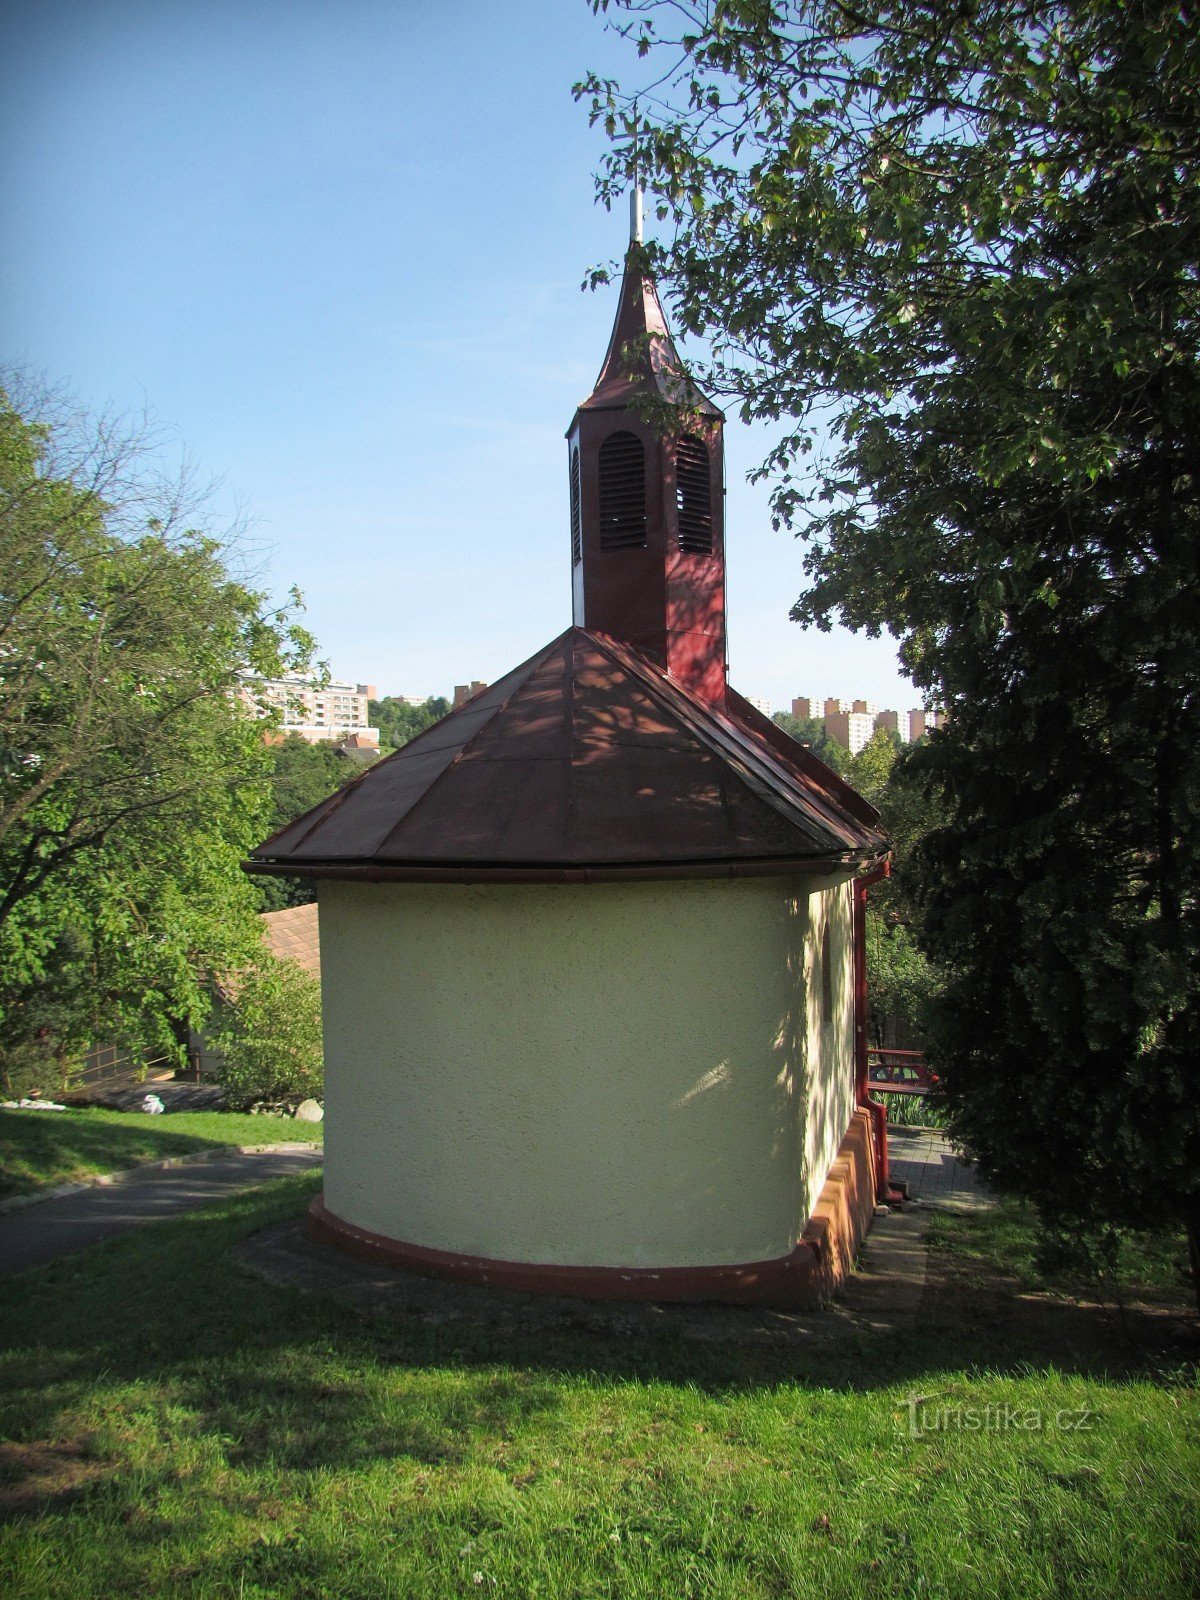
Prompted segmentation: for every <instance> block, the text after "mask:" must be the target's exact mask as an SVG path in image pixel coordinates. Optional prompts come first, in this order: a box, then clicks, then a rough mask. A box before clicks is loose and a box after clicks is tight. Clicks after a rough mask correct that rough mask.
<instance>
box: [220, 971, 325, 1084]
mask: <svg viewBox="0 0 1200 1600" xmlns="http://www.w3.org/2000/svg"><path fill="white" fill-rule="evenodd" d="M211 1043H212V1045H213V1048H214V1049H215V1050H216V1051H217V1052H218V1053H219V1054H220V1055H221V1056H222V1057H223V1058H224V1063H225V1065H224V1070H223V1072H222V1074H221V1081H222V1083H223V1084H224V1087H225V1092H226V1095H227V1097H228V1100H229V1105H230V1107H231V1108H232V1109H233V1110H235V1111H236V1110H241V1109H244V1108H245V1107H247V1106H250V1105H253V1104H254V1103H255V1102H256V1101H260V1100H265V1101H268V1102H270V1103H272V1104H275V1103H278V1102H281V1101H283V1102H287V1103H290V1104H295V1103H298V1102H299V1101H301V1100H305V1099H308V1098H309V1097H310V1096H311V1097H313V1098H315V1099H319V1098H320V1096H321V1092H322V1088H323V1083H324V1075H323V1074H324V1060H323V1053H322V1047H321V985H320V983H319V982H318V980H317V979H316V978H314V977H313V975H312V974H311V973H309V972H305V971H304V969H303V968H302V967H298V966H297V965H296V963H295V962H294V961H283V960H280V959H279V958H277V957H275V956H270V955H264V957H263V958H262V960H261V961H260V962H259V964H258V965H257V966H256V967H254V968H253V969H252V970H251V971H249V972H248V973H246V974H245V975H244V976H243V977H242V978H240V979H239V981H238V984H237V989H236V993H235V994H233V995H232V996H231V997H230V998H229V1000H228V1001H227V1002H226V1005H225V1007H224V1008H223V1011H222V1020H221V1022H220V1023H219V1024H218V1026H217V1027H216V1029H215V1030H214V1031H213V1033H212V1035H211Z"/></svg>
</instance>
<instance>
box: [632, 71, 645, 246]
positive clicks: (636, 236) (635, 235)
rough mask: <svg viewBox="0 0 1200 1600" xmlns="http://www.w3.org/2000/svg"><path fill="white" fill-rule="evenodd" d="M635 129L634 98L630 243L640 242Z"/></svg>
mask: <svg viewBox="0 0 1200 1600" xmlns="http://www.w3.org/2000/svg"><path fill="white" fill-rule="evenodd" d="M637 131H638V112H637V101H636V100H635V101H634V105H633V152H634V154H633V188H632V189H631V190H630V191H629V242H630V244H641V242H642V175H641V173H640V172H639V171H638V162H637Z"/></svg>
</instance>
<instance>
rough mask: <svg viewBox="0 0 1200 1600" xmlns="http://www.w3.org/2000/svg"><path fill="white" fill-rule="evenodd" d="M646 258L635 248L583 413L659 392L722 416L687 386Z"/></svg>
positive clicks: (621, 406) (631, 250)
mask: <svg viewBox="0 0 1200 1600" xmlns="http://www.w3.org/2000/svg"><path fill="white" fill-rule="evenodd" d="M645 260H646V257H645V252H644V251H643V249H642V247H641V246H640V245H636V244H634V245H631V246H630V247H629V253H628V255H627V256H626V257H625V271H624V274H623V275H622V278H621V298H620V302H619V304H618V306H617V316H616V321H615V322H614V323H613V331H612V337H611V338H610V339H609V341H608V350H607V352H606V354H605V357H604V364H603V365H602V366H601V368H600V376H599V377H598V378H597V379H596V384H595V387H594V389H593V390H592V393H591V394H590V395H589V397H588V398H587V399H586V400H584V401H583V402H582V403H581V404H580V406H579V409H580V411H607V410H610V409H611V410H620V411H623V410H625V409H626V408H627V407H628V406H629V403H630V401H631V400H633V399H634V397H635V396H636V395H638V394H642V393H645V392H647V391H649V390H652V389H656V390H657V391H658V393H659V394H660V395H661V396H662V398H663V399H664V400H670V401H671V402H672V403H673V404H676V405H687V406H688V407H689V408H690V409H692V410H695V411H699V412H700V413H701V414H703V415H705V416H710V417H720V416H722V415H723V413H722V412H721V411H719V410H718V409H717V407H716V406H715V405H713V403H712V401H711V400H710V399H708V397H707V396H706V395H703V394H701V393H700V391H699V389H697V388H695V387H694V386H691V385H688V384H685V383H684V381H683V377H682V373H683V363H682V362H681V361H680V359H679V352H678V351H677V350H676V349H675V345H674V342H673V340H672V338H671V330H670V329H669V328H668V327H667V319H666V316H665V314H664V312H663V308H662V303H661V301H660V300H659V298H658V290H657V289H656V288H655V286H654V279H653V278H652V277H650V275H649V273H648V272H647V271H646V269H645Z"/></svg>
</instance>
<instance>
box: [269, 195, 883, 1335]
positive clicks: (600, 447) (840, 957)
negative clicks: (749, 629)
mask: <svg viewBox="0 0 1200 1600" xmlns="http://www.w3.org/2000/svg"><path fill="white" fill-rule="evenodd" d="M631 235H632V236H631V241H630V246H629V251H628V254H627V257H626V261H625V270H624V276H623V279H622V282H621V287H620V297H619V302H618V305H617V310H616V318H615V323H614V327H613V331H612V337H611V339H610V341H609V345H608V350H607V352H606V354H605V357H604V361H603V364H602V366H601V369H600V375H599V377H598V379H597V381H596V384H595V386H594V388H593V390H592V392H591V393H590V394H589V395H588V396H587V398H585V399H584V400H583V401H582V402H581V403H580V405H579V407H578V409H577V410H576V412H575V415H574V417H573V419H572V421H571V425H570V428H569V430H568V432H567V473H566V477H567V483H566V490H567V492H566V495H565V497H564V500H565V509H566V515H565V516H564V530H563V553H564V560H566V559H568V558H569V563H570V574H571V591H572V624H571V626H570V627H569V628H567V629H566V631H565V632H563V633H562V634H560V635H559V636H558V637H557V638H556V639H552V640H551V641H550V642H549V643H548V644H546V645H544V646H543V647H542V648H541V649H540V650H538V651H537V652H536V653H535V654H534V655H532V656H531V657H530V658H529V659H528V660H527V661H524V662H522V663H521V664H520V665H519V666H516V667H514V668H513V670H512V671H511V672H509V673H508V674H507V675H506V676H505V677H503V678H501V679H500V680H499V681H498V682H496V683H494V684H492V685H490V686H489V687H487V688H485V689H483V690H481V691H480V692H479V693H478V694H476V695H475V696H474V697H473V698H471V699H469V700H468V701H467V702H466V703H465V704H464V705H462V706H460V707H458V708H456V709H455V710H453V711H452V712H450V714H449V715H448V716H446V717H445V718H443V719H442V721H440V722H439V723H437V724H436V725H435V726H434V727H432V728H430V729H429V730H427V731H426V732H425V733H423V734H421V735H420V736H419V737H418V738H416V739H414V740H413V741H412V742H411V743H410V744H408V745H406V746H405V747H404V748H403V749H401V750H399V751H397V752H396V753H395V754H394V755H392V756H390V757H388V758H386V759H384V760H382V761H379V762H378V763H377V764H375V765H374V766H372V767H369V768H368V769H367V770H365V771H364V772H363V773H362V774H361V775H360V776H359V777H357V778H355V779H354V780H353V781H352V782H351V783H350V784H349V785H348V786H347V787H346V788H344V789H342V790H341V791H339V792H338V793H337V794H335V795H332V796H330V797H329V798H328V799H327V800H325V801H323V802H322V803H321V804H319V805H318V806H316V807H314V808H313V809H312V810H311V811H310V812H308V813H307V814H306V815H305V816H303V817H301V818H299V819H298V820H297V821H295V822H293V823H291V824H290V825H289V826H287V827H285V828H283V829H281V830H280V831H279V832H278V833H276V834H274V835H273V836H272V837H271V838H270V839H268V840H266V841H265V843H263V844H262V845H260V846H259V848H258V849H257V850H255V851H254V852H253V855H252V857H251V859H250V860H249V861H248V862H247V863H246V865H247V870H249V871H251V872H255V873H276V874H285V875H290V876H302V877H307V878H310V879H314V880H316V883H317V888H318V903H319V919H320V944H321V974H322V991H323V1007H324V1028H325V1063H326V1066H325V1071H326V1089H325V1130H326V1137H325V1170H324V1191H323V1193H322V1195H321V1196H320V1197H319V1198H318V1199H317V1200H316V1201H314V1203H313V1206H312V1208H311V1213H310V1230H311V1231H312V1232H313V1233H314V1234H315V1235H316V1236H317V1237H319V1238H322V1239H325V1240H330V1241H333V1242H335V1243H336V1244H338V1245H340V1246H342V1247H344V1248H346V1249H348V1250H351V1251H355V1252H358V1253H360V1254H364V1255H367V1256H369V1257H371V1258H373V1259H376V1260H381V1261H387V1262H391V1263H394V1264H396V1265H399V1266H402V1267H406V1268H408V1269H410V1270H417V1271H420V1272H424V1273H432V1274H441V1275H445V1276H448V1277H454V1278H459V1279H465V1280H471V1281H475V1282H481V1283H491V1284H499V1285H506V1286H509V1287H515V1288H522V1289H530V1290H545V1291H551V1292H554V1293H559V1294H576V1295H583V1296H589V1297H595V1298H617V1299H649V1300H660V1301H668V1300H693V1301H696V1300H710V1301H725V1302H733V1303H743V1304H761V1305H771V1306H779V1307H795V1306H806V1305H813V1304H816V1303H819V1302H820V1301H822V1300H824V1299H825V1298H827V1297H828V1295H829V1294H830V1292H831V1291H832V1290H833V1289H834V1288H835V1287H836V1285H837V1283H838V1282H839V1281H840V1279H841V1277H842V1276H843V1275H844V1274H845V1272H846V1271H847V1270H848V1268H849V1266H850V1264H851V1262H852V1260H853V1256H854V1252H855V1250H856V1248H857V1245H858V1243H859V1241H860V1239H861V1238H862V1236H863V1233H864V1232H865V1231H866V1229H867V1227H868V1226H869V1224H870V1219H871V1217H872V1216H873V1214H874V1209H875V1205H876V1203H877V1201H878V1200H880V1199H886V1198H887V1197H888V1194H889V1189H888V1178H887V1142H886V1124H885V1118H884V1115H883V1111H882V1108H881V1107H879V1106H877V1105H875V1104H873V1103H872V1102H871V1100H870V1096H869V1089H868V1080H867V1061H866V1037H867V1036H866V959H865V939H864V926H865V924H864V919H865V902H866V893H867V885H868V884H869V883H870V882H871V881H872V879H874V878H877V877H878V876H879V875H880V874H881V873H882V872H883V871H884V870H885V867H886V861H887V856H888V848H889V846H888V840H887V837H886V835H885V833H884V832H883V830H882V828H881V826H880V822H879V818H878V815H877V814H876V812H875V811H874V810H873V809H872V808H871V807H870V806H869V805H868V804H867V803H866V802H865V801H864V800H863V799H862V798H861V797H860V796H859V795H857V794H856V793H855V792H854V791H853V790H852V789H851V788H850V787H849V786H848V785H847V784H846V783H845V782H843V780H842V779H841V778H839V777H838V776H837V775H836V774H835V773H833V772H832V771H830V770H829V769H828V768H827V767H825V766H824V765H823V764H822V763H821V762H820V761H818V760H817V759H816V758H815V757H814V756H813V755H812V754H811V753H810V752H809V751H808V750H807V749H806V748H804V747H803V746H801V745H799V744H797V743H796V742H794V741H793V740H792V739H790V738H789V737H788V736H787V735H786V734H785V733H784V732H783V731H782V730H781V729H780V728H778V727H777V726H776V725H775V724H774V723H773V722H771V721H770V720H769V718H767V717H766V716H764V715H763V714H762V713H761V712H759V711H758V710H757V709H756V708H755V707H754V706H752V705H751V704H750V703H749V702H748V701H747V700H745V699H744V698H743V697H742V696H741V695H740V694H738V693H737V691H736V690H735V689H734V688H733V687H732V686H731V685H730V684H729V682H728V677H727V654H726V631H725V560H726V529H725V510H724V498H725V497H724V483H723V466H724V464H723V442H722V436H723V429H724V418H723V416H722V413H721V412H720V411H719V410H718V409H717V407H716V406H715V405H713V404H712V403H711V402H710V401H709V400H708V399H707V398H706V397H705V396H703V395H701V394H699V393H698V392H697V391H696V390H695V389H694V388H693V387H692V386H691V385H690V384H689V383H688V381H687V379H686V377H685V375H684V372H683V369H682V366H681V363H680V360H679V357H678V354H677V351H676V349H675V346H674V344H673V342H672V339H671V335H670V332H669V329H668V327H667V322H666V319H665V317H664V314H663V310H662V306H661V304H660V302H659V298H658V294H657V292H656V289H655V285H654V282H653V280H652V278H651V277H650V275H649V272H648V269H647V258H646V254H645V251H644V248H643V246H642V243H641V235H640V206H638V205H637V204H636V202H635V226H634V227H633V228H631ZM647 397H649V398H650V399H651V400H653V401H655V402H657V406H652V407H647V405H646V404H645V402H646V399H647Z"/></svg>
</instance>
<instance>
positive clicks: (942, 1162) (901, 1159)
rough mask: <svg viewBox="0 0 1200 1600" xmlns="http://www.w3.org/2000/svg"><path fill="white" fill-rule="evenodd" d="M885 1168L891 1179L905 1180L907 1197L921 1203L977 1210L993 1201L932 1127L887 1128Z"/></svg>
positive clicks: (944, 1138)
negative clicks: (886, 1159) (886, 1167)
mask: <svg viewBox="0 0 1200 1600" xmlns="http://www.w3.org/2000/svg"><path fill="white" fill-rule="evenodd" d="M888 1170H889V1175H890V1177H891V1179H892V1181H893V1183H906V1184H907V1185H908V1193H909V1197H910V1198H911V1199H914V1200H919V1201H920V1203H921V1204H922V1205H923V1206H934V1207H937V1208H942V1209H947V1208H948V1209H950V1210H955V1211H978V1210H980V1209H981V1208H982V1207H986V1206H990V1205H994V1204H995V1202H994V1200H993V1199H992V1197H991V1195H990V1194H989V1193H988V1192H987V1190H986V1189H985V1188H984V1187H983V1185H982V1184H981V1183H980V1182H979V1179H978V1178H977V1177H976V1174H975V1168H974V1166H972V1165H971V1164H969V1163H968V1162H965V1161H960V1160H959V1158H958V1157H957V1156H956V1155H955V1153H954V1150H953V1148H952V1146H951V1144H950V1142H949V1140H948V1139H947V1138H946V1136H945V1134H944V1133H939V1132H938V1130H937V1129H936V1128H889V1129H888Z"/></svg>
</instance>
